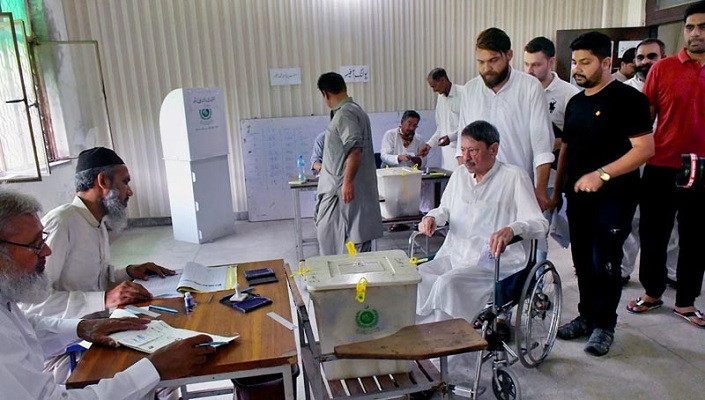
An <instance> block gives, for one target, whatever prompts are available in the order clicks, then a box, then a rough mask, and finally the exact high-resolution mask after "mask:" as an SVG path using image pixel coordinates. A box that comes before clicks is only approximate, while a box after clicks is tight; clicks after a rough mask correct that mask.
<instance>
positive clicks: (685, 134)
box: [627, 1, 705, 328]
mask: <svg viewBox="0 0 705 400" xmlns="http://www.w3.org/2000/svg"><path fill="white" fill-rule="evenodd" d="M684 20H685V26H684V29H683V36H684V38H685V41H686V47H685V48H684V49H682V50H681V51H680V52H678V54H676V55H674V56H671V57H667V58H664V59H663V60H661V61H660V62H658V63H656V64H655V65H654V66H653V67H652V68H651V71H650V72H649V75H648V76H647V78H646V85H645V86H644V94H646V96H647V97H648V98H649V101H650V102H651V110H652V113H653V114H654V115H655V116H656V117H657V118H658V122H657V126H656V133H655V135H654V141H655V143H656V154H655V155H654V157H653V158H651V159H650V160H649V162H648V163H647V164H646V167H644V175H643V178H642V185H643V194H642V197H641V202H640V207H641V216H642V218H641V222H640V226H639V235H640V236H641V263H640V265H639V280H640V281H641V283H642V285H643V286H644V290H645V292H646V293H645V295H644V296H642V297H640V298H638V299H636V300H634V301H631V302H630V303H629V305H628V306H627V309H628V310H629V311H632V312H645V311H649V310H652V309H654V308H657V307H659V306H660V305H662V304H663V301H662V300H661V296H662V295H663V293H664V291H665V290H666V276H667V273H666V249H667V246H668V239H669V236H670V232H671V228H672V226H673V220H674V216H675V215H676V214H677V218H678V245H679V254H678V266H677V267H676V280H677V285H676V286H677V290H676V304H675V309H674V310H673V312H674V313H675V314H676V315H677V316H679V317H681V318H683V319H685V320H686V321H688V322H689V323H691V324H693V325H694V326H696V327H698V328H705V317H703V313H702V312H700V311H699V310H698V309H696V308H695V299H696V298H697V297H698V296H699V295H700V290H701V287H702V282H703V273H704V271H705V264H704V263H703V262H702V257H701V255H702V250H701V247H702V240H701V238H702V232H701V231H702V227H703V226H704V225H705V211H703V205H704V204H705V188H703V187H702V186H695V187H691V188H678V187H676V184H675V183H676V178H677V176H678V175H679V173H680V172H681V167H682V161H681V160H682V159H681V155H682V154H688V153H690V154H695V155H696V156H698V157H705V112H703V110H705V1H699V2H697V3H693V4H691V5H690V6H688V8H687V9H686V11H685V18H684Z"/></svg>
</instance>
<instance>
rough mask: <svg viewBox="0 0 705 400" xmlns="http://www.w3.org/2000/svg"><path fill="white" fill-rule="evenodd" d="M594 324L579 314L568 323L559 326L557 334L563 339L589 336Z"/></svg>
mask: <svg viewBox="0 0 705 400" xmlns="http://www.w3.org/2000/svg"><path fill="white" fill-rule="evenodd" d="M592 330H593V328H592V324H591V323H590V321H588V320H587V319H585V318H583V317H581V316H578V317H576V318H575V319H574V320H572V321H570V322H568V323H567V324H564V325H561V327H559V328H558V332H557V334H556V336H558V337H559V338H561V339H563V340H570V339H575V338H579V337H583V336H588V335H590V334H591V333H592Z"/></svg>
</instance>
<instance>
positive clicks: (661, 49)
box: [622, 38, 678, 287]
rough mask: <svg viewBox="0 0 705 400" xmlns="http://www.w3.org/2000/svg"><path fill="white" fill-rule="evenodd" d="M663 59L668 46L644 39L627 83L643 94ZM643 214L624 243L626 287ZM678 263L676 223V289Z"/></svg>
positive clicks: (671, 280)
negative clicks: (650, 76) (657, 65)
mask: <svg viewBox="0 0 705 400" xmlns="http://www.w3.org/2000/svg"><path fill="white" fill-rule="evenodd" d="M663 57H666V45H665V44H664V43H663V42H662V41H660V40H659V39H655V38H649V39H644V40H642V41H641V43H639V45H637V46H636V56H635V57H634V65H635V66H636V74H635V75H634V76H633V77H632V78H631V79H629V80H627V81H626V82H624V84H625V85H629V86H631V87H633V88H634V89H636V90H638V91H640V92H643V91H644V83H646V77H647V75H648V73H649V70H650V69H651V67H652V66H653V65H654V64H656V63H657V62H658V61H659V60H661V59H662V58H663ZM653 126H654V129H656V121H654V125H653ZM640 215H641V212H640V210H639V207H637V208H636V212H635V213H634V220H633V221H632V231H631V233H630V234H629V237H627V240H626V241H625V242H624V258H623V259H622V284H623V285H626V284H627V282H629V276H630V275H631V273H632V272H633V271H634V267H635V266H636V256H637V254H638V253H639V220H640ZM677 262H678V224H677V222H674V226H673V230H672V231H671V238H670V239H669V241H668V258H667V267H668V278H667V281H668V284H669V285H671V286H673V287H675V284H676V263H677Z"/></svg>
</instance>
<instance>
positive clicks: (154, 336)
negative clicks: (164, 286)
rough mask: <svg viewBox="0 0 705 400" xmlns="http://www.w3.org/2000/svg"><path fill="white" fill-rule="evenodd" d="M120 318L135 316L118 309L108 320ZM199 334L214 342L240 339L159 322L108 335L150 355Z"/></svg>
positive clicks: (236, 336) (155, 321) (154, 321)
mask: <svg viewBox="0 0 705 400" xmlns="http://www.w3.org/2000/svg"><path fill="white" fill-rule="evenodd" d="M121 317H136V316H135V315H134V314H132V313H131V312H129V311H127V310H123V309H120V308H118V309H116V310H115V311H113V313H112V315H110V318H121ZM200 334H206V335H208V336H210V337H211V338H212V339H213V341H214V342H231V341H233V340H235V339H237V338H239V337H240V335H239V334H237V333H236V334H235V335H233V336H220V335H213V334H211V333H204V332H197V331H191V330H188V329H179V328H174V327H172V326H170V325H169V324H167V323H166V322H164V321H159V320H152V321H150V322H149V324H147V329H144V330H139V331H122V332H115V333H112V334H110V337H111V338H113V339H115V341H117V342H118V343H120V344H121V345H123V346H126V347H129V348H132V349H135V350H138V351H141V352H144V353H150V354H151V353H154V352H155V351H157V350H159V349H160V348H162V347H164V346H167V345H169V344H171V343H173V342H176V341H178V340H181V339H186V338H189V337H192V336H197V335H200Z"/></svg>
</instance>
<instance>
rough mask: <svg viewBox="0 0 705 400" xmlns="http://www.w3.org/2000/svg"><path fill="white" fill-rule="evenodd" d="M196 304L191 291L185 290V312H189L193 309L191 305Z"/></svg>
mask: <svg viewBox="0 0 705 400" xmlns="http://www.w3.org/2000/svg"><path fill="white" fill-rule="evenodd" d="M195 305H196V301H195V300H194V299H193V295H192V294H191V292H186V293H185V294H184V308H185V309H186V312H187V313H188V312H191V311H193V307H194V306H195Z"/></svg>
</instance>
